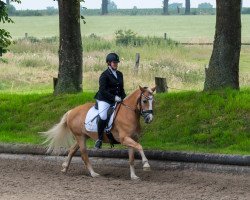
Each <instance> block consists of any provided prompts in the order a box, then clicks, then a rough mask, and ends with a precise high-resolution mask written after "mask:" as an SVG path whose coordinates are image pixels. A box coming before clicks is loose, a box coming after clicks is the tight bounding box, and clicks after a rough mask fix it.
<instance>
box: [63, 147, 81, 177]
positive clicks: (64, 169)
mask: <svg viewBox="0 0 250 200" xmlns="http://www.w3.org/2000/svg"><path fill="white" fill-rule="evenodd" d="M78 149H79V145H78V143H77V142H76V143H75V144H74V145H73V146H71V147H70V150H69V154H68V156H67V158H66V160H65V161H64V162H63V164H62V170H61V171H62V172H64V173H66V172H67V170H68V168H69V165H70V162H71V159H72V157H73V156H74V154H75V153H76V151H77V150H78Z"/></svg>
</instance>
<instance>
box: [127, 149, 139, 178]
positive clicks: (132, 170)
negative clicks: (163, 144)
mask: <svg viewBox="0 0 250 200" xmlns="http://www.w3.org/2000/svg"><path fill="white" fill-rule="evenodd" d="M134 153H135V151H134V148H133V147H129V166H130V177H131V179H132V180H137V179H139V177H138V176H136V175H135V166H134V160H135V155H134Z"/></svg>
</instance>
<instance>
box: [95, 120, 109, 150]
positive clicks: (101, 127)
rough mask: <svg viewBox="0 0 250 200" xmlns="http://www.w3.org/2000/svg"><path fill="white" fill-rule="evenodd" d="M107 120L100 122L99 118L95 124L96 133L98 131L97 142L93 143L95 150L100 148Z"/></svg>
mask: <svg viewBox="0 0 250 200" xmlns="http://www.w3.org/2000/svg"><path fill="white" fill-rule="evenodd" d="M106 121H107V120H102V119H101V118H100V117H99V119H98V123H97V131H98V140H96V142H95V148H96V149H101V148H102V140H103V132H104V129H105V126H106Z"/></svg>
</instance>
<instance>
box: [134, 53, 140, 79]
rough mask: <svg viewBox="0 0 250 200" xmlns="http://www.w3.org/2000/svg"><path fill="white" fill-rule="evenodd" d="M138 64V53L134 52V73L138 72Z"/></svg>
mask: <svg viewBox="0 0 250 200" xmlns="http://www.w3.org/2000/svg"><path fill="white" fill-rule="evenodd" d="M139 64H140V54H139V53H136V55H135V68H134V73H135V74H138V68H139Z"/></svg>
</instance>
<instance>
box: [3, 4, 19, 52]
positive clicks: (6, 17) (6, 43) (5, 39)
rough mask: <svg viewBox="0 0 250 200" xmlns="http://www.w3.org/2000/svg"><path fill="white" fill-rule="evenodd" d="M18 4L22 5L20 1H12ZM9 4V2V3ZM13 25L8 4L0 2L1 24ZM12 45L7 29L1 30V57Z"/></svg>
mask: <svg viewBox="0 0 250 200" xmlns="http://www.w3.org/2000/svg"><path fill="white" fill-rule="evenodd" d="M12 1H15V2H17V3H21V1H20V0H12ZM7 3H9V1H8V2H7ZM1 22H2V23H5V22H7V23H13V21H12V20H11V19H10V18H9V15H8V9H7V4H6V3H4V2H3V1H0V23H1ZM10 44H11V35H10V33H9V32H8V31H6V30H5V29H0V56H2V53H5V52H6V51H7V47H8V46H9V45H10Z"/></svg>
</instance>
